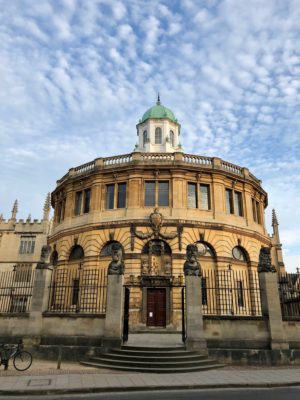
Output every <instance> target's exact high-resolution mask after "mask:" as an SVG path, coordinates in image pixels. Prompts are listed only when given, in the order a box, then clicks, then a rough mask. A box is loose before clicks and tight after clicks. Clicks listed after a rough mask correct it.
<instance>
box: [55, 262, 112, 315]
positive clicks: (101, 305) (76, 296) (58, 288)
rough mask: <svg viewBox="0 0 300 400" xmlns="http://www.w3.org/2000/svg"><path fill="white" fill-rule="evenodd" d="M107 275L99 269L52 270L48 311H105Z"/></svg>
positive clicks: (88, 312) (89, 312)
mask: <svg viewBox="0 0 300 400" xmlns="http://www.w3.org/2000/svg"><path fill="white" fill-rule="evenodd" d="M106 291H107V275H106V271H104V270H101V269H84V268H78V269H68V268H65V269H56V270H54V271H53V274H52V279H51V284H50V294H49V305H48V311H49V312H53V313H87V314H91V313H97V314H98V313H99V314H102V313H105V309H106Z"/></svg>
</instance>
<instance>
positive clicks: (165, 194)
mask: <svg viewBox="0 0 300 400" xmlns="http://www.w3.org/2000/svg"><path fill="white" fill-rule="evenodd" d="M158 205H159V206H162V207H168V206H169V182H158Z"/></svg>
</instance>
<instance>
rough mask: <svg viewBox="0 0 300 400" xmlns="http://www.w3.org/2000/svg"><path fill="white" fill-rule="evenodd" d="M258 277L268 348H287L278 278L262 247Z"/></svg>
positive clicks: (267, 252)
mask: <svg viewBox="0 0 300 400" xmlns="http://www.w3.org/2000/svg"><path fill="white" fill-rule="evenodd" d="M257 270H258V276H259V285H260V290H261V308H262V314H263V315H265V316H267V317H268V327H269V334H270V347H271V349H272V350H284V349H288V348H289V344H288V343H287V341H286V339H285V337H284V331H283V324H282V315H281V307H280V300H279V292H278V276H277V274H276V273H275V272H276V269H275V268H274V267H273V266H272V265H271V255H270V248H269V247H262V248H261V250H260V253H259V262H258V269H257Z"/></svg>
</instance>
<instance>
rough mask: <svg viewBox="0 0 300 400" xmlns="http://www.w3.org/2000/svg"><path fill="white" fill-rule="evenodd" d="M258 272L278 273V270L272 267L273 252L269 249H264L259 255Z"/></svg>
mask: <svg viewBox="0 0 300 400" xmlns="http://www.w3.org/2000/svg"><path fill="white" fill-rule="evenodd" d="M257 271H258V272H276V269H275V267H274V266H273V265H271V250H270V248H269V247H262V248H261V249H260V253H259V261H258V268H257Z"/></svg>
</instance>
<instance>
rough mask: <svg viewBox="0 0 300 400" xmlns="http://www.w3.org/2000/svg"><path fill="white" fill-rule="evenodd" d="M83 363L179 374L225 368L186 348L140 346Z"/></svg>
mask: <svg viewBox="0 0 300 400" xmlns="http://www.w3.org/2000/svg"><path fill="white" fill-rule="evenodd" d="M81 364H83V365H86V366H89V367H97V368H107V369H114V370H121V371H128V372H133V371H135V372H154V373H160V374H161V373H175V372H195V371H205V370H208V369H214V368H221V367H224V366H225V365H223V364H218V362H217V361H216V360H212V359H209V358H208V357H207V356H204V355H201V354H200V353H197V352H196V351H187V350H186V349H185V348H184V347H136V346H122V347H121V348H120V349H110V350H109V352H108V353H103V354H101V356H98V357H92V358H90V359H89V360H87V361H81Z"/></svg>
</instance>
